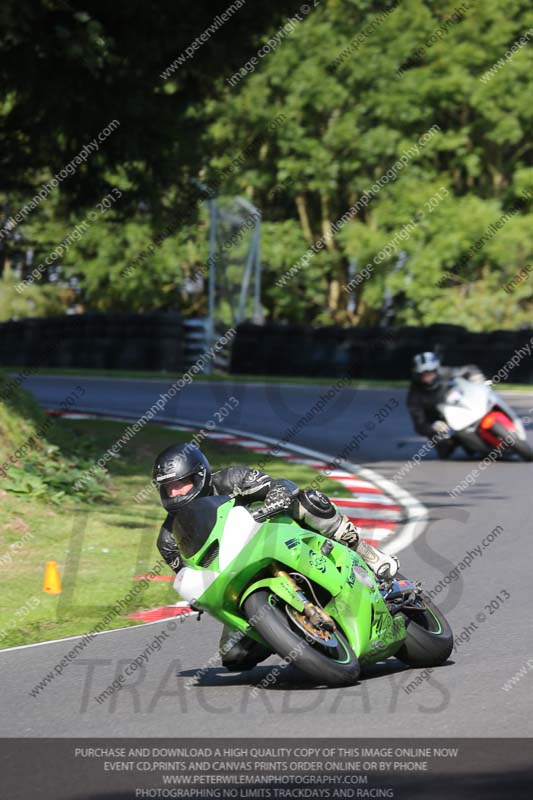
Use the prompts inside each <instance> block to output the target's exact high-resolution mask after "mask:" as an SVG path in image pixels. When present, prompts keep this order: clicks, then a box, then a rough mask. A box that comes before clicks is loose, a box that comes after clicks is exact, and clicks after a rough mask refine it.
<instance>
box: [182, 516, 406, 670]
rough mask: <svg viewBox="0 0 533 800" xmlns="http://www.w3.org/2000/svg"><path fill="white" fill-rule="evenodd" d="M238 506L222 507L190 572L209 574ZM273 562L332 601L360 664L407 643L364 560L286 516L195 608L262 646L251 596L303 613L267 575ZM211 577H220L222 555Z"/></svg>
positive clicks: (266, 527)
mask: <svg viewBox="0 0 533 800" xmlns="http://www.w3.org/2000/svg"><path fill="white" fill-rule="evenodd" d="M234 504H235V501H234V500H231V501H228V502H227V503H225V504H224V505H222V506H220V507H219V509H218V510H217V522H216V524H215V526H214V528H213V529H212V531H211V533H210V535H209V537H208V539H207V540H206V542H205V544H204V545H203V546H202V547H201V549H200V550H199V551H198V552H197V553H195V554H194V556H192V557H190V558H188V559H184V561H185V564H186V565H187V566H188V567H190V568H192V569H200V570H201V569H204V568H203V567H201V565H200V562H201V561H202V559H203V558H204V556H205V554H206V553H207V551H208V550H209V548H210V547H211V546H212V545H213V544H214V543H215V542H216V541H217V540H220V539H221V536H222V534H223V532H224V527H225V524H226V521H227V517H228V514H229V512H230V510H231V509H232V508H233V507H234ZM326 541H330V542H331V544H332V545H333V548H332V550H331V552H330V553H329V554H328V555H327V556H325V555H323V554H322V553H321V551H320V548H321V547H322V545H323V544H324V542H326ZM272 562H276V564H278V565H279V566H281V567H282V568H283V569H284V570H286V571H287V572H289V573H290V572H298V573H300V574H302V575H304V576H305V577H306V578H308V579H309V580H310V581H312V582H313V584H316V585H317V586H320V587H322V588H323V589H324V590H325V591H326V592H327V593H328V594H329V595H330V598H331V599H329V601H328V602H327V603H326V604H325V605H324V609H325V611H327V612H328V614H330V615H331V616H332V617H333V619H334V620H335V622H336V624H337V625H338V626H339V627H340V628H341V630H342V631H343V632H344V634H345V636H346V638H347V640H348V642H349V644H350V646H351V648H352V649H353V651H354V653H355V655H356V656H357V658H358V659H359V661H360V662H361V664H369V663H373V662H376V661H381V660H382V659H384V658H386V657H387V656H389V655H393V654H394V653H395V652H397V651H398V650H399V648H400V647H401V645H402V643H403V641H404V639H405V624H404V621H403V618H402V617H401V616H400V615H398V616H395V617H393V616H392V615H391V614H390V612H389V610H388V608H387V606H386V604H385V602H384V600H383V598H382V597H381V594H380V592H379V589H378V587H377V584H376V581H375V580H374V576H373V574H372V572H371V571H370V570H369V568H368V567H367V566H366V564H365V562H364V561H363V559H362V558H361V557H360V556H359V555H358V554H357V553H355V552H353V551H351V550H348V548H346V547H345V546H344V545H341V544H339V543H336V542H333V541H331V540H327V539H326V538H325V537H324V536H321V535H320V534H318V533H314V532H312V531H309V530H307V529H304V528H302V527H300V525H299V524H298V523H297V522H295V521H294V520H293V519H292V518H290V517H288V516H284V515H283V516H282V515H279V516H277V517H275V518H274V519H271V520H267V521H266V522H264V523H263V524H262V525H261V528H260V529H259V530H258V531H257V532H256V533H255V535H254V536H253V538H252V539H251V540H250V541H249V542H248V543H247V544H246V545H245V546H244V547H243V548H242V549H241V550H240V552H239V553H238V554H237V555H236V557H235V558H234V559H233V560H232V561H231V562H230V564H229V565H228V566H227V567H226V569H225V570H224V571H222V572H221V573H220V575H219V576H218V577H217V578H216V579H215V580H214V581H213V583H212V584H211V585H210V586H209V588H208V589H207V590H206V591H205V592H204V593H203V594H201V595H200V596H199V597H198V598H197V599H196V600H195V603H194V604H195V607H198V608H201V609H203V610H205V611H207V612H209V614H210V615H211V616H213V617H215V618H216V619H218V620H220V621H221V622H223V623H225V624H228V625H229V626H230V627H232V628H233V629H235V630H239V631H242V632H244V633H246V634H247V635H248V636H251V637H253V638H254V639H256V640H258V641H262V640H261V638H260V637H259V635H258V634H256V633H255V631H254V630H253V629H252V628H251V626H250V624H249V622H248V621H247V619H246V618H245V616H244V613H243V610H242V606H243V603H244V600H245V599H246V598H247V597H248V596H249V595H250V594H251V593H252V592H254V591H256V590H257V589H259V588H265V587H268V588H269V590H270V591H271V592H272V594H274V595H276V596H278V597H280V598H281V599H282V600H283V601H284V602H285V603H287V604H289V605H290V606H292V607H294V608H295V609H296V610H298V611H302V609H303V602H302V600H301V598H300V597H299V595H298V594H296V592H295V591H294V589H293V588H292V586H291V585H290V584H289V583H288V582H287V581H286V580H285V579H283V578H282V577H279V576H278V577H274V576H269V575H268V574H266V572H267V570H268V567H269V566H270V565H271V564H272ZM354 567H356V568H359V574H360V575H361V576H362V579H363V580H364V581H365V583H368V584H370V585H368V586H367V585H365V583H363V582H362V581H361V579H360V578H359V577H357V575H356V574H355V573H354ZM207 570H208V571H210V572H219V571H220V564H219V557H218V555H217V557H216V558H215V559H214V560H213V561H212V563H210V564H209V566H208V567H207ZM367 576H368V577H367ZM304 591H305V588H304ZM306 596H307V597H308V599H310V600H312V597H310V594H309V593H307V592H306Z"/></svg>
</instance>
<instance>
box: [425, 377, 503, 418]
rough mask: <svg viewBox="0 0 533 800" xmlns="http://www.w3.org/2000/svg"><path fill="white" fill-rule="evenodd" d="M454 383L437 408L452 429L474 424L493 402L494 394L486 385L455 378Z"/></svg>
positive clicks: (488, 409)
mask: <svg viewBox="0 0 533 800" xmlns="http://www.w3.org/2000/svg"><path fill="white" fill-rule="evenodd" d="M454 383H455V385H454V386H453V388H452V389H450V391H449V392H448V394H447V395H446V400H445V402H444V403H440V404H439V406H438V408H439V411H440V412H441V414H442V415H443V417H444V419H445V420H446V422H447V423H448V425H449V426H450V428H451V429H452V430H454V431H461V430H464V429H465V428H469V427H470V426H471V425H475V424H476V423H477V422H479V421H480V420H481V419H482V418H483V417H484V416H485V414H487V412H488V411H490V409H491V408H492V406H493V404H494V394H493V392H492V391H491V389H490V388H489V387H488V386H485V385H484V384H479V383H470V381H467V380H465V379H464V378H456V380H455V382H454Z"/></svg>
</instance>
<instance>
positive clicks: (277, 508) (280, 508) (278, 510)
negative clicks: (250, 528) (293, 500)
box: [251, 503, 290, 522]
mask: <svg viewBox="0 0 533 800" xmlns="http://www.w3.org/2000/svg"><path fill="white" fill-rule="evenodd" d="M289 508H290V504H289V505H286V504H285V503H276V504H275V505H274V504H273V503H272V504H271V505H268V506H267V505H264V506H261V508H256V509H255V511H252V512H251V513H252V517H253V518H254V519H255V521H256V522H265V520H267V519H270V518H271V517H275V516H276V515H277V514H282V513H283V512H284V511H287V510H288V509H289Z"/></svg>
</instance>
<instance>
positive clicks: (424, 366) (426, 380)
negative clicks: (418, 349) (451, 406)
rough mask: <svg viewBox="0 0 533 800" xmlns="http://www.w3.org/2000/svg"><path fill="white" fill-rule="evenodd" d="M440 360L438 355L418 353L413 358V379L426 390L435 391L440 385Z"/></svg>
mask: <svg viewBox="0 0 533 800" xmlns="http://www.w3.org/2000/svg"><path fill="white" fill-rule="evenodd" d="M440 367H441V363H440V358H439V357H438V355H437V354H436V353H432V352H429V351H428V352H426V353H417V355H416V356H415V357H414V358H413V378H414V380H415V381H416V382H417V383H418V384H420V386H423V387H424V388H426V389H435V388H436V387H437V386H438V385H439V382H440V381H439V370H440Z"/></svg>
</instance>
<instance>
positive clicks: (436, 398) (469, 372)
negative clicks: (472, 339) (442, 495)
mask: <svg viewBox="0 0 533 800" xmlns="http://www.w3.org/2000/svg"><path fill="white" fill-rule="evenodd" d="M453 378H466V380H470V381H473V382H476V383H480V382H482V381H483V380H485V376H484V375H483V373H482V372H481V370H480V369H479V367H476V366H475V365H474V364H467V365H466V366H464V367H443V366H441V362H440V358H439V357H438V356H437V355H436V354H435V353H432V352H426V353H418V355H416V356H415V357H414V359H413V368H412V378H411V386H410V387H409V392H408V394H407V408H408V409H409V413H410V415H411V419H412V420H413V425H414V428H415V431H416V432H417V433H418V434H419V435H420V436H426V437H427V438H428V439H434V440H435V447H436V449H437V453H438V455H439V457H440V458H448V457H449V456H450V455H451V454H452V452H453V451H454V450H455V448H456V446H457V443H456V442H455V440H454V438H453V437H452V436H451V435H450V429H449V427H448V425H447V424H446V423H445V422H444V420H443V419H442V417H441V415H440V413H439V411H438V409H437V405H438V403H440V402H442V400H443V399H444V397H445V394H446V391H447V389H448V385H449V383H450V381H451V380H452V379H453Z"/></svg>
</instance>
